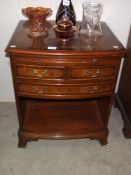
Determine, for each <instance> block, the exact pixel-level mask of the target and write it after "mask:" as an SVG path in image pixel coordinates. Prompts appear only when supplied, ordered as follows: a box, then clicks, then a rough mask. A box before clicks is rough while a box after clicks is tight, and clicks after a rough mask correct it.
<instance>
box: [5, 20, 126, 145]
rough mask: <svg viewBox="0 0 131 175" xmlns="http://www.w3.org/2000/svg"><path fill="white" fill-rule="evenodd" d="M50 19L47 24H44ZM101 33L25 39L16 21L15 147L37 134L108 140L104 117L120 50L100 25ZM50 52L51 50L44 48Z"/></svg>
mask: <svg viewBox="0 0 131 175" xmlns="http://www.w3.org/2000/svg"><path fill="white" fill-rule="evenodd" d="M51 25H52V22H50V23H47V27H48V26H51ZM102 27H103V36H102V37H101V38H98V39H89V38H85V37H82V36H80V35H79V34H78V33H76V34H75V36H74V37H73V38H72V39H71V40H70V41H68V42H66V43H62V42H61V41H59V40H58V39H57V38H56V37H55V34H54V33H53V31H52V29H51V28H50V29H49V32H48V37H47V38H33V39H32V38H29V37H28V36H27V34H26V28H25V22H24V21H21V22H20V23H19V25H18V27H17V29H16V31H15V33H14V35H13V37H12V39H11V41H10V43H9V45H8V47H7V49H6V51H7V52H8V53H9V56H10V60H11V67H12V76H13V82H14V90H15V97H16V104H17V110H18V118H19V131H18V136H19V144H18V145H19V147H25V146H26V144H27V142H28V141H31V140H38V139H42V138H48V139H69V138H85V137H88V138H91V139H98V140H99V141H100V143H101V144H102V145H104V144H106V143H107V136H108V128H107V125H108V119H109V115H110V110H111V107H112V101H113V96H114V90H115V84H116V81H117V76H118V71H119V66H120V61H121V58H122V57H123V56H124V54H125V50H124V48H123V46H122V45H121V44H120V42H119V41H118V40H117V39H116V38H115V36H114V35H113V34H112V32H111V31H110V30H109V28H108V27H107V25H106V24H105V23H103V24H102ZM50 47H51V48H54V49H55V50H53V49H52V50H50V49H49V48H50Z"/></svg>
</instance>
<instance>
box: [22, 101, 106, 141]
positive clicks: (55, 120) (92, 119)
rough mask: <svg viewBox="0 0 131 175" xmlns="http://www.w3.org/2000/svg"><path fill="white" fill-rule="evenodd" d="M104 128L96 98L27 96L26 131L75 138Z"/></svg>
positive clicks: (45, 135)
mask: <svg viewBox="0 0 131 175" xmlns="http://www.w3.org/2000/svg"><path fill="white" fill-rule="evenodd" d="M102 130H104V123H103V121H102V117H101V113H100V110H99V105H98V102H97V100H79V101H77V100H64V101H63V100H59V101H58V100H56V101H55V100H54V101H52V100H51V101H50V100H36V99H30V100H27V105H26V111H25V118H24V123H23V131H24V132H26V133H29V134H35V135H39V136H41V137H45V138H48V137H49V138H54V139H55V138H56V139H57V138H66V137H68V138H69V137H70V138H75V137H79V136H83V135H85V136H87V133H88V135H89V134H92V133H93V132H100V131H102Z"/></svg>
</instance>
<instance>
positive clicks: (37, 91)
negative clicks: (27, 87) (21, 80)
mask: <svg viewBox="0 0 131 175" xmlns="http://www.w3.org/2000/svg"><path fill="white" fill-rule="evenodd" d="M34 91H35V92H36V93H37V94H43V93H44V91H43V90H41V89H39V88H38V87H36V86H35V87H34Z"/></svg>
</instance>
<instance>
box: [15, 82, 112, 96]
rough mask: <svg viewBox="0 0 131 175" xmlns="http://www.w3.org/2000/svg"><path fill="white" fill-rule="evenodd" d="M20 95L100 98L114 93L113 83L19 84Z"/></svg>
mask: <svg viewBox="0 0 131 175" xmlns="http://www.w3.org/2000/svg"><path fill="white" fill-rule="evenodd" d="M17 87H18V94H19V95H36V96H37V95H40V96H41V97H42V96H45V95H46V96H51V95H52V96H55V95H56V96H59V95H66V96H68V95H76V96H77V95H85V96H87V97H88V96H100V95H101V94H107V95H110V94H111V93H112V91H113V84H112V83H103V84H89V85H79V84H77V85H50V84H45V85H33V84H24V83H22V84H18V86H17Z"/></svg>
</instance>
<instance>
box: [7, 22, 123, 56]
mask: <svg viewBox="0 0 131 175" xmlns="http://www.w3.org/2000/svg"><path fill="white" fill-rule="evenodd" d="M54 24H55V23H54V22H53V21H48V22H47V23H46V25H47V28H48V36H47V37H46V38H44V37H39V38H34V39H32V38H30V37H29V36H28V35H27V31H26V30H27V27H28V25H29V22H28V21H24V20H23V21H20V22H19V24H18V26H17V28H16V30H15V32H14V34H13V36H12V38H11V40H10V42H9V44H8V47H7V49H6V51H7V52H11V53H27V54H47V55H50V54H51V55H52V54H54V55H55V54H57V55H58V51H59V54H61V55H62V54H63V55H68V53H69V54H70V55H71V54H73V55H75V54H76V55H77V54H79V55H92V54H95V53H96V54H97V53H98V52H99V54H101V53H102V54H104V52H106V54H107V52H108V54H112V53H114V54H118V55H119V54H122V53H123V55H124V53H125V49H124V47H123V46H122V44H121V43H120V42H119V41H118V39H117V38H116V37H115V36H114V34H113V33H112V32H111V30H110V29H109V27H108V26H107V24H105V23H104V22H102V31H103V35H102V36H101V37H98V38H96V39H93V38H92V39H91V38H87V37H85V36H82V35H80V34H79V32H78V31H79V26H80V22H77V31H76V33H75V35H74V36H73V37H72V38H71V39H70V40H69V41H67V42H65V43H63V42H62V41H60V40H59V39H58V38H57V37H56V35H55V33H54V31H53V29H52V26H53V25H54ZM67 51H68V52H67Z"/></svg>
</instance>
